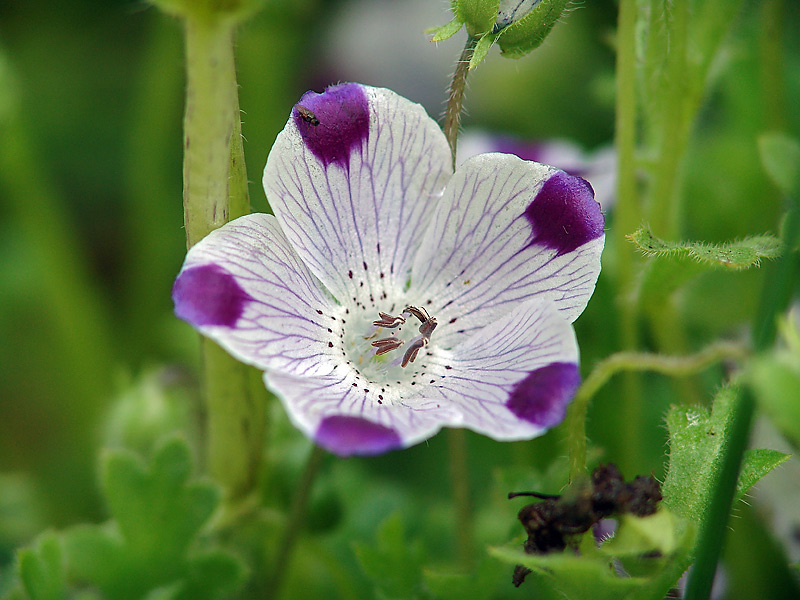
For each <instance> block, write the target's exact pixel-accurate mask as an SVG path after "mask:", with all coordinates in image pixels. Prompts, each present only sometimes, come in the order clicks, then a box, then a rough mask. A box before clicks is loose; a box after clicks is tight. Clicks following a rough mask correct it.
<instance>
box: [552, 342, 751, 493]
mask: <svg viewBox="0 0 800 600" xmlns="http://www.w3.org/2000/svg"><path fill="white" fill-rule="evenodd" d="M746 354H747V351H746V349H745V347H744V346H742V345H740V344H734V343H730V342H718V343H715V344H712V345H710V346H709V347H707V348H706V349H704V350H702V351H700V352H698V353H697V354H691V355H689V356H664V355H660V354H647V353H637V352H619V353H617V354H613V355H611V356H609V357H608V358H606V359H605V360H603V361H601V362H600V363H598V364H597V366H596V367H595V368H594V369H593V370H592V372H591V373H590V374H589V376H588V377H587V378H586V380H585V381H584V382H583V384H582V385H581V387H580V388H579V389H578V392H577V393H576V394H575V398H574V399H573V401H572V404H571V405H570V408H569V414H568V416H567V435H568V445H569V472H570V481H574V480H575V479H577V478H579V477H581V476H583V475H585V474H586V472H587V469H586V413H587V411H588V409H589V402H590V401H591V399H592V397H593V396H594V395H595V394H596V393H597V391H598V390H599V389H600V388H601V387H603V386H604V385H605V384H606V382H608V380H609V379H611V377H613V376H614V375H615V374H616V373H619V372H620V371H654V372H656V373H661V374H663V375H671V376H673V377H678V376H685V375H691V374H693V373H697V372H698V371H702V370H703V369H707V368H708V367H710V366H711V365H713V364H715V363H718V362H720V361H722V360H726V359H741V358H744V357H745V356H746Z"/></svg>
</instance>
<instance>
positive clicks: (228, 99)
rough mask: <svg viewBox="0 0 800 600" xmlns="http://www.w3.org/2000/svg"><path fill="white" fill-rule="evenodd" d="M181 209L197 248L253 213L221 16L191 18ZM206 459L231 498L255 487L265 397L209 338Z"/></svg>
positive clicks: (229, 23) (229, 38) (249, 373)
mask: <svg viewBox="0 0 800 600" xmlns="http://www.w3.org/2000/svg"><path fill="white" fill-rule="evenodd" d="M185 24H186V69H187V91H186V114H185V118H184V130H185V146H184V148H185V153H184V166H183V181H184V193H183V206H184V222H185V226H186V242H187V246H188V247H191V246H193V245H194V244H196V243H197V242H198V241H200V240H201V239H202V238H203V237H205V236H206V235H207V234H208V233H210V232H211V231H213V230H214V229H216V228H218V227H220V226H222V225H224V224H225V223H226V222H227V221H228V220H230V219H232V218H236V217H239V216H242V215H244V214H247V213H248V212H249V208H250V206H249V205H250V202H249V197H248V194H247V179H246V173H245V168H244V155H243V153H242V145H241V133H240V131H241V125H240V122H239V102H238V95H237V94H238V89H237V85H236V69H235V62H234V52H233V35H234V30H235V24H234V21H233V20H232V19H229V18H223V17H219V18H217V17H214V16H210V17H198V16H187V17H186V20H185ZM202 344H203V363H204V374H205V397H206V419H207V438H208V439H207V461H208V469H209V471H210V473H211V475H212V476H213V477H214V478H215V479H216V480H217V481H219V482H220V483H221V484H222V485H223V487H224V488H225V491H226V495H227V497H228V499H234V498H240V497H243V496H244V495H246V494H247V492H249V491H250V490H251V489H252V488H253V487H254V485H255V481H256V476H257V474H258V471H259V464H260V460H261V454H262V450H263V441H264V428H265V392H263V391H260V390H259V391H256V390H257V389H258V388H257V386H255V385H253V379H254V377H255V376H254V374H253V370H252V369H251V368H250V367H247V366H245V365H243V364H241V363H240V362H238V361H237V360H235V359H234V358H232V357H231V356H229V355H228V354H227V353H225V351H224V350H222V349H221V348H220V347H219V346H217V345H216V344H215V343H213V342H211V341H210V340H205V339H204V340H203V341H202Z"/></svg>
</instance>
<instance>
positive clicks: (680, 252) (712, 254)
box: [626, 226, 781, 269]
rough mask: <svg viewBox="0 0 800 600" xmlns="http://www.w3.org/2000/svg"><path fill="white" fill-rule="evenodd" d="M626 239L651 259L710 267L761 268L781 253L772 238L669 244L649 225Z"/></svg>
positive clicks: (767, 236)
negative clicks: (684, 260) (687, 260)
mask: <svg viewBox="0 0 800 600" xmlns="http://www.w3.org/2000/svg"><path fill="white" fill-rule="evenodd" d="M626 237H627V238H628V239H629V240H630V241H631V242H633V243H634V244H635V245H636V247H637V248H638V249H639V250H641V251H642V253H644V254H646V255H648V256H657V257H668V258H684V257H687V258H692V259H694V260H695V261H697V262H698V263H699V264H700V265H703V266H706V267H725V268H729V269H747V268H749V267H754V266H755V267H757V266H758V265H759V264H760V262H761V259H762V258H766V259H774V258H777V257H778V256H780V254H781V242H780V240H778V239H777V238H775V237H773V236H771V235H760V236H754V237H749V238H746V239H743V240H740V241H737V242H730V243H727V244H707V243H704V242H669V241H665V240H662V239H660V238H657V237H656V236H655V235H653V232H652V231H650V228H649V227H646V226H645V227H641V228H640V229H638V230H637V231H636V232H634V233H632V234H630V235H628V236H626Z"/></svg>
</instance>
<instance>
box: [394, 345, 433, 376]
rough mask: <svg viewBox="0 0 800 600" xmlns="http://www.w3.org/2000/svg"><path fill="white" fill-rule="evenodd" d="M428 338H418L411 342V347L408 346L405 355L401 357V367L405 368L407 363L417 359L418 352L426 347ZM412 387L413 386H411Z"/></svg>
mask: <svg viewBox="0 0 800 600" xmlns="http://www.w3.org/2000/svg"><path fill="white" fill-rule="evenodd" d="M428 342H429V340H428V338H426V337H419V338H417V339H415V340H414V341H413V342H411V346H409V348H408V350H406V353H405V355H403V362H402V363H401V365H400V366H401V367H405V366H406V365H407V364H408V363H410V362H414V359H415V358H417V354H419V351H420V350H421V349H422V348H424V347H425V346H427V345H428ZM412 385H413V384H412Z"/></svg>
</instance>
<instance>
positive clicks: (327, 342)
mask: <svg viewBox="0 0 800 600" xmlns="http://www.w3.org/2000/svg"><path fill="white" fill-rule="evenodd" d="M172 297H173V300H174V302H175V313H176V315H177V316H178V317H180V318H181V319H183V320H184V321H187V322H188V323H189V324H191V325H192V326H194V327H195V328H196V329H197V330H198V331H200V332H201V333H202V334H203V335H206V336H208V337H210V338H211V339H213V340H214V341H216V342H218V343H219V344H220V345H221V346H223V347H224V348H225V349H226V350H228V351H229V352H230V353H231V354H233V355H234V356H235V357H236V358H238V359H239V360H241V361H243V362H246V363H249V364H252V365H255V366H257V367H258V368H260V369H268V368H280V369H284V370H287V371H289V372H292V373H299V374H316V373H324V372H327V371H330V370H331V368H332V365H333V363H332V361H330V360H329V361H324V360H322V358H323V357H325V356H333V355H334V354H335V352H337V351H338V350H334V349H333V341H338V336H339V333H340V330H341V320H340V319H339V314H338V313H339V312H340V311H341V309H340V307H338V306H336V304H335V302H334V301H333V300H332V299H331V298H330V295H329V294H328V293H327V291H326V290H325V288H324V286H323V285H322V284H321V283H320V282H319V281H318V280H317V279H316V278H315V277H314V276H313V275H312V274H311V273H310V272H309V270H308V268H307V267H306V266H305V265H304V264H303V263H302V262H301V261H300V259H299V258H298V257H297V254H296V253H295V252H294V250H293V248H292V247H291V244H289V242H288V241H287V240H286V237H285V236H284V235H283V233H282V232H281V230H280V227H279V226H278V223H277V221H276V220H275V217H273V216H271V215H263V214H254V215H247V216H244V217H241V218H239V219H236V220H235V221H232V222H231V223H228V224H227V225H225V227H223V228H221V229H218V230H216V231H213V232H212V233H210V234H209V235H208V236H207V237H205V238H204V239H203V240H202V241H200V242H199V243H198V244H196V245H195V246H194V247H192V248H191V249H190V250H189V253H188V254H187V256H186V261H185V263H184V265H183V268H182V269H181V272H180V273H179V274H178V277H177V279H176V280H175V285H174V287H173V291H172ZM337 319H338V320H337ZM337 323H339V325H337ZM328 363H330V364H328Z"/></svg>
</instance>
